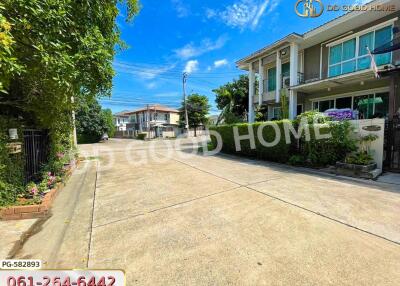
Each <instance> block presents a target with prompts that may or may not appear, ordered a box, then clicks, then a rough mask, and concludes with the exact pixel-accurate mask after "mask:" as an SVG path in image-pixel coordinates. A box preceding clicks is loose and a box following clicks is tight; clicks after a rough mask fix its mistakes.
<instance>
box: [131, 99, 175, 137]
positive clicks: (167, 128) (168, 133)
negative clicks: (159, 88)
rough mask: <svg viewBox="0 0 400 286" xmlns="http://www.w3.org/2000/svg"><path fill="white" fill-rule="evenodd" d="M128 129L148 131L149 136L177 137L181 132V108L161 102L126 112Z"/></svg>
mask: <svg viewBox="0 0 400 286" xmlns="http://www.w3.org/2000/svg"><path fill="white" fill-rule="evenodd" d="M126 114H127V115H128V116H129V123H128V125H127V130H128V131H134V132H135V133H138V132H147V133H148V134H149V137H175V136H177V135H178V134H179V110H177V109H173V108H169V107H167V106H164V105H160V104H153V105H148V106H145V107H143V108H140V109H137V110H134V111H130V112H127V113H126Z"/></svg>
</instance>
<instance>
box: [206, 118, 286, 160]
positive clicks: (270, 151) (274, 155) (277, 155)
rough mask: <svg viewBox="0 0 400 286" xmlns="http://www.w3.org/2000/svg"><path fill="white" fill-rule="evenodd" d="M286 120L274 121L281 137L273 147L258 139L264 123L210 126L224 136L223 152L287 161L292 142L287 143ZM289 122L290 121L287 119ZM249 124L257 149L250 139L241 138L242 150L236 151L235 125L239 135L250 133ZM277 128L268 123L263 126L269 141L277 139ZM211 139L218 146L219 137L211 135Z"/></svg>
mask: <svg viewBox="0 0 400 286" xmlns="http://www.w3.org/2000/svg"><path fill="white" fill-rule="evenodd" d="M284 122H285V121H274V123H275V124H277V126H278V128H279V130H280V132H281V135H282V136H281V137H280V140H279V142H278V143H277V144H276V145H275V146H272V147H266V146H264V145H262V144H261V142H260V141H259V139H258V136H257V134H258V133H257V132H258V129H259V128H260V126H261V125H262V124H263V123H254V124H250V125H249V124H247V123H243V124H233V125H222V126H213V127H210V130H214V131H217V132H218V133H219V134H220V135H221V138H222V142H223V144H222V152H225V153H230V154H239V155H244V156H250V157H257V158H260V159H264V160H270V161H275V162H282V163H284V162H287V161H288V160H289V157H290V155H291V152H290V149H291V144H287V143H286V139H285V136H284V134H285V132H284V127H283V124H284ZM286 122H288V121H286ZM249 126H250V128H252V130H253V133H254V138H255V139H254V140H255V147H256V148H255V149H252V148H251V146H250V140H241V141H240V147H241V150H240V151H236V146H235V140H234V127H237V128H238V133H239V135H246V134H249ZM275 134H276V132H275V129H274V128H273V127H272V126H270V125H267V126H265V127H264V128H263V131H262V137H263V138H264V140H265V141H267V142H272V141H274V139H275ZM211 141H212V144H213V146H217V139H216V138H215V137H214V136H211Z"/></svg>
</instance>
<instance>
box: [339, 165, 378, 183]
mask: <svg viewBox="0 0 400 286" xmlns="http://www.w3.org/2000/svg"><path fill="white" fill-rule="evenodd" d="M381 173H382V170H380V169H377V165H376V163H371V164H368V165H356V164H348V163H344V162H336V175H343V176H349V177H355V178H364V179H376V178H377V177H378V176H379V175H380V174H381Z"/></svg>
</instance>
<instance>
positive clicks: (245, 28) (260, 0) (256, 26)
mask: <svg viewBox="0 0 400 286" xmlns="http://www.w3.org/2000/svg"><path fill="white" fill-rule="evenodd" d="M357 1H359V0H355V1H351V0H336V1H335V0H329V1H328V0H325V1H324V0H323V3H324V4H325V6H326V5H328V4H350V3H351V2H357ZM295 2H296V0H218V1H215V0H214V1H210V0H202V1H197V0H193V1H183V0H162V1H156V0H141V4H142V10H141V12H140V14H139V15H138V16H137V17H136V18H135V19H134V21H133V22H132V23H126V22H125V21H124V17H123V13H121V15H120V17H118V20H117V23H118V26H119V27H120V29H121V33H122V39H123V40H124V41H125V42H126V43H127V44H128V46H129V48H128V49H126V50H124V51H121V52H119V53H118V55H117V56H116V58H115V61H114V68H115V70H116V76H115V78H114V88H113V93H112V94H113V95H112V97H111V98H110V99H102V100H101V104H102V106H103V107H104V108H111V109H112V111H113V112H118V111H121V110H132V109H136V108H138V107H141V106H144V105H146V104H152V103H160V104H164V105H167V106H170V107H179V105H180V102H181V100H182V72H183V71H187V72H188V73H189V77H188V81H187V88H186V91H187V93H188V94H190V93H193V92H195V93H200V94H204V95H206V96H207V97H208V98H209V102H210V104H211V105H212V110H211V113H212V114H217V113H218V110H217V109H216V107H215V95H214V94H213V92H212V89H214V88H217V87H218V86H220V85H222V84H224V83H226V82H228V81H231V80H232V79H233V78H237V77H238V75H239V74H241V73H243V72H241V71H239V70H238V69H237V68H236V66H235V61H237V60H238V59H240V58H243V57H245V56H246V55H248V54H250V53H252V52H254V51H256V50H258V49H260V48H262V47H264V46H266V45H268V44H270V43H272V42H274V41H276V40H278V39H279V38H282V37H283V36H285V35H287V34H289V33H291V32H297V33H303V32H305V31H307V30H309V29H311V28H313V27H316V26H318V25H320V24H323V23H324V22H326V21H328V20H330V19H332V18H334V17H337V16H339V14H337V13H336V12H324V14H323V15H322V16H321V17H318V18H312V19H311V18H300V17H299V16H297V15H296V14H295V12H294V4H295ZM121 11H123V9H121Z"/></svg>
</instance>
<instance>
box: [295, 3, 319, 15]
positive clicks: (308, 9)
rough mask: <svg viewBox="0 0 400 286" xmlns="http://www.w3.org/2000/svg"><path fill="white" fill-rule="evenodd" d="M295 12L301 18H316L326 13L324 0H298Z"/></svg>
mask: <svg viewBox="0 0 400 286" xmlns="http://www.w3.org/2000/svg"><path fill="white" fill-rule="evenodd" d="M294 10H295V11H296V14H297V15H298V16H300V17H303V18H316V17H319V16H321V15H322V13H323V12H324V4H322V0H297V2H296V4H295V5H294Z"/></svg>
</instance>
